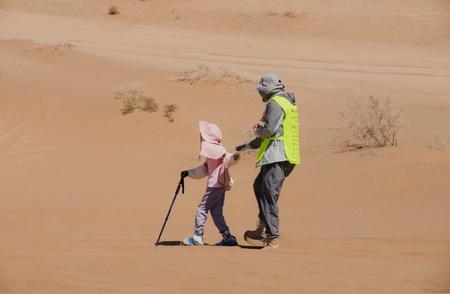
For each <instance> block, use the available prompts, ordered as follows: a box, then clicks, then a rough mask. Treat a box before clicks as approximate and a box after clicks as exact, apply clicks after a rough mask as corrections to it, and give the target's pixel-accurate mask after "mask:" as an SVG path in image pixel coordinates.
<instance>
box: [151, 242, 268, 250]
mask: <svg viewBox="0 0 450 294" xmlns="http://www.w3.org/2000/svg"><path fill="white" fill-rule="evenodd" d="M155 246H156V247H158V246H183V247H184V246H185V245H184V244H183V242H181V241H161V242H159V243H155ZM203 246H212V247H226V246H217V245H215V244H213V243H205V245H203ZM233 247H240V248H241V249H253V250H258V249H263V248H264V246H255V245H241V244H239V245H238V246H233Z"/></svg>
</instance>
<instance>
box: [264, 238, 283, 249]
mask: <svg viewBox="0 0 450 294" xmlns="http://www.w3.org/2000/svg"><path fill="white" fill-rule="evenodd" d="M279 248H280V238H279V237H273V238H267V240H266V246H265V247H264V248H263V249H279Z"/></svg>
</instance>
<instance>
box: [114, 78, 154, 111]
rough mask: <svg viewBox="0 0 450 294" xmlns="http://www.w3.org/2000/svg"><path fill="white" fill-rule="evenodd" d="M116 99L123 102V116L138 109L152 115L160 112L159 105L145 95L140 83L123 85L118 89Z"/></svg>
mask: <svg viewBox="0 0 450 294" xmlns="http://www.w3.org/2000/svg"><path fill="white" fill-rule="evenodd" d="M115 98H116V99H117V100H121V101H122V104H123V108H122V109H121V111H122V114H128V113H131V112H133V111H135V110H136V109H139V110H142V111H147V112H150V113H151V112H155V111H157V110H158V104H157V103H156V102H155V100H154V99H153V98H151V97H149V96H147V95H146V94H145V92H144V90H143V87H142V85H141V84H140V83H136V82H130V83H126V84H124V85H122V86H121V87H119V88H118V89H117V91H116V96H115Z"/></svg>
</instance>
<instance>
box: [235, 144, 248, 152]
mask: <svg viewBox="0 0 450 294" xmlns="http://www.w3.org/2000/svg"><path fill="white" fill-rule="evenodd" d="M248 148H249V146H248V144H241V145H238V146H236V151H244V150H246V149H248Z"/></svg>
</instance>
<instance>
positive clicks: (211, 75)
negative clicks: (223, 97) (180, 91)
mask: <svg viewBox="0 0 450 294" xmlns="http://www.w3.org/2000/svg"><path fill="white" fill-rule="evenodd" d="M175 80H176V81H178V82H184V83H189V84H191V85H192V84H195V83H199V82H212V83H214V84H216V83H225V84H245V83H250V82H252V80H250V79H248V78H246V77H244V76H242V75H241V74H238V73H235V72H232V71H230V70H227V69H212V68H210V67H209V66H207V65H204V64H202V65H198V66H197V67H195V68H192V69H188V70H184V71H181V72H179V73H178V74H177V77H176V78H175Z"/></svg>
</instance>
